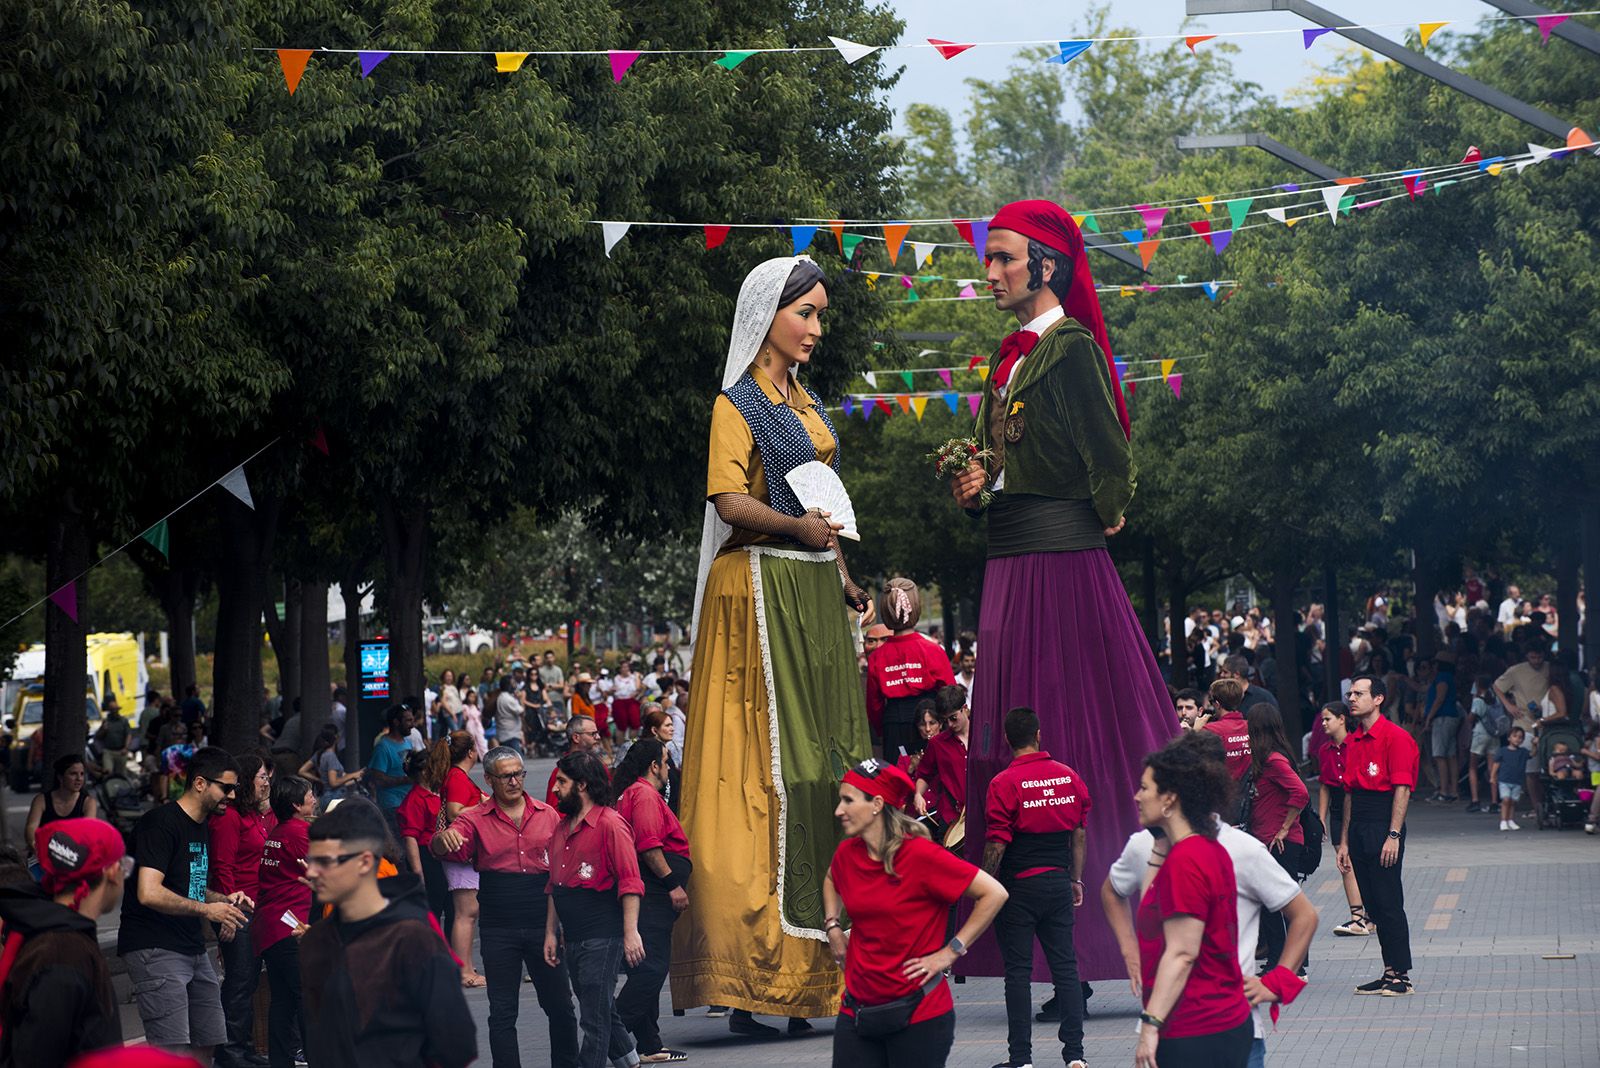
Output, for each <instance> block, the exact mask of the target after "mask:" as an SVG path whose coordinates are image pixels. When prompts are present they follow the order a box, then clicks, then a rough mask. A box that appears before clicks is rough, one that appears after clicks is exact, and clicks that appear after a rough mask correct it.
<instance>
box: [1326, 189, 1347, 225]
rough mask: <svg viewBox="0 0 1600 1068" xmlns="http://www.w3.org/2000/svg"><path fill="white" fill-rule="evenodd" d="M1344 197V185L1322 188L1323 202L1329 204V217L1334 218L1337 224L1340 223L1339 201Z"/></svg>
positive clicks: (1334, 222)
mask: <svg viewBox="0 0 1600 1068" xmlns="http://www.w3.org/2000/svg"><path fill="white" fill-rule="evenodd" d="M1343 199H1344V186H1342V185H1330V186H1325V187H1324V188H1323V190H1322V202H1323V203H1324V204H1326V205H1328V218H1330V219H1332V220H1333V224H1334V225H1335V226H1337V225H1339V201H1341V200H1343Z"/></svg>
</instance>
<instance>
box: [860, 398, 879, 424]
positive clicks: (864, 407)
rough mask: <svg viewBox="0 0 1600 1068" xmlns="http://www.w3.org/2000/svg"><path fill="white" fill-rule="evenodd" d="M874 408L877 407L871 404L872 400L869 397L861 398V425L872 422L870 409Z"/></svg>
mask: <svg viewBox="0 0 1600 1068" xmlns="http://www.w3.org/2000/svg"><path fill="white" fill-rule="evenodd" d="M876 407H877V404H875V403H873V400H872V398H871V397H862V398H861V421H862V422H863V423H868V422H871V421H872V409H874V408H876Z"/></svg>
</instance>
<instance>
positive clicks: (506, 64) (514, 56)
mask: <svg viewBox="0 0 1600 1068" xmlns="http://www.w3.org/2000/svg"><path fill="white" fill-rule="evenodd" d="M527 58H528V53H526V52H496V53H495V54H494V69H495V70H497V71H499V72H500V73H501V74H515V73H517V71H519V70H521V69H522V61H523V60H525V59H527Z"/></svg>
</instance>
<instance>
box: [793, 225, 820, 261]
mask: <svg viewBox="0 0 1600 1068" xmlns="http://www.w3.org/2000/svg"><path fill="white" fill-rule="evenodd" d="M816 236H817V228H816V227H815V226H791V227H789V238H790V240H791V241H792V242H793V244H794V254H795V255H796V256H798V255H800V253H802V252H804V251H805V250H806V249H808V248H810V247H811V239H812V238H814V237H816Z"/></svg>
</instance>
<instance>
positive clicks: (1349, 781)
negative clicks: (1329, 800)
mask: <svg viewBox="0 0 1600 1068" xmlns="http://www.w3.org/2000/svg"><path fill="white" fill-rule="evenodd" d="M1352 722H1353V717H1352ZM1344 749H1345V755H1344V785H1345V789H1347V790H1376V791H1379V792H1384V793H1386V792H1389V791H1392V790H1393V789H1394V788H1395V787H1397V786H1406V787H1410V788H1411V789H1413V790H1414V789H1416V787H1417V765H1418V764H1419V763H1420V761H1421V753H1420V752H1419V751H1418V749H1417V743H1416V740H1415V739H1414V738H1412V737H1411V735H1410V734H1408V733H1406V729H1405V728H1404V727H1401V726H1399V725H1397V724H1395V723H1392V722H1391V721H1389V720H1387V719H1385V718H1384V717H1383V716H1382V715H1380V716H1378V718H1377V719H1376V720H1374V721H1373V724H1372V726H1371V727H1370V728H1368V729H1367V730H1361V729H1360V728H1359V727H1357V728H1355V729H1354V730H1352V731H1351V732H1350V736H1349V737H1348V738H1346V739H1345V743H1344Z"/></svg>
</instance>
